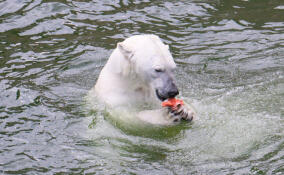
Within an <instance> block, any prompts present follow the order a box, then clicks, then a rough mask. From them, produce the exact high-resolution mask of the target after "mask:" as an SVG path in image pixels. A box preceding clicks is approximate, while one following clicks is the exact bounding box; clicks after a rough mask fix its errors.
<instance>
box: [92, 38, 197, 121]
mask: <svg viewBox="0 0 284 175" xmlns="http://www.w3.org/2000/svg"><path fill="white" fill-rule="evenodd" d="M175 68H176V64H175V62H174V60H173V57H172V55H171V53H170V52H169V47H168V45H165V44H163V42H162V41H161V39H160V38H159V37H158V36H156V35H135V36H132V37H130V38H127V39H125V40H124V41H123V42H120V43H118V44H117V47H116V49H115V50H114V51H113V53H112V54H111V56H110V58H109V59H108V61H107V63H106V65H105V66H104V68H103V69H102V71H101V73H100V75H99V77H98V80H97V82H96V84H95V86H94V89H93V91H94V93H95V94H96V97H97V98H98V99H99V101H100V102H102V103H105V104H106V105H107V107H108V108H111V109H122V108H124V109H131V110H132V111H135V112H136V113H135V115H136V117H137V118H139V119H141V120H143V121H146V122H148V123H152V124H161V125H168V124H173V123H178V122H179V121H180V120H181V119H185V120H188V121H191V120H192V119H193V117H194V116H195V112H194V111H193V109H192V108H190V107H189V106H187V105H185V107H183V108H182V109H180V110H179V111H172V110H170V108H165V107H161V102H162V101H164V100H166V99H168V98H173V97H175V96H176V95H178V94H179V91H178V88H177V86H176V84H175V82H174V76H173V71H174V69H175ZM133 109H136V110H133ZM124 111H125V110H124ZM185 114H186V115H185Z"/></svg>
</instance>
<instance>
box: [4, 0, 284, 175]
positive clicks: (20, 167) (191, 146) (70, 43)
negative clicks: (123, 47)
mask: <svg viewBox="0 0 284 175" xmlns="http://www.w3.org/2000/svg"><path fill="white" fill-rule="evenodd" d="M145 33H153V34H156V35H159V36H160V37H161V38H162V39H163V41H164V42H165V43H166V44H169V45H170V50H171V52H172V53H173V56H174V58H175V61H176V63H177V66H178V70H177V72H176V75H177V81H178V85H179V88H180V90H181V91H182V95H183V96H184V97H185V98H186V100H187V101H188V102H190V103H192V105H193V106H194V107H195V108H196V110H197V111H198V113H199V119H198V120H197V121H196V122H194V123H193V124H182V125H179V126H175V127H169V128H157V129H155V128H152V130H150V131H146V130H135V129H133V130H131V131H129V130H128V129H127V128H123V127H122V126H120V125H116V123H113V122H111V121H109V120H107V118H106V117H105V116H103V115H101V114H99V113H97V112H96V111H93V110H88V108H86V106H87V105H86V102H85V100H84V97H85V96H86V94H87V93H88V90H89V89H91V88H92V87H93V85H94V84H95V81H96V79H97V77H98V74H99V72H100V70H101V69H102V67H103V65H104V64H105V62H106V60H107V58H108V57H109V55H110V53H111V52H112V49H114V48H115V47H116V43H117V42H119V41H122V40H123V39H124V38H126V37H129V36H131V35H134V34H145ZM283 76H284V2H283V1H282V0H259V1H257V0H247V1H242V0H231V1H226V0H200V1H150V0H143V1H132V0H128V1H127V0H120V1H112V0H103V1H99V0H97V1H95V0H94V1H88V0H72V1H71V0H46V1H44V0H4V1H3V0H0V139H1V142H0V174H65V173H66V174H69V173H70V174H71V173H74V174H94V173H97V174H284V100H283V99H284V77H283Z"/></svg>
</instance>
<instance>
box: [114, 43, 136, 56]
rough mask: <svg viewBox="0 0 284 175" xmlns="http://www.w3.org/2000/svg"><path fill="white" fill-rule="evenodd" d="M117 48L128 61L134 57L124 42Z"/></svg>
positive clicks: (118, 44)
mask: <svg viewBox="0 0 284 175" xmlns="http://www.w3.org/2000/svg"><path fill="white" fill-rule="evenodd" d="M117 48H118V49H119V51H120V52H121V53H122V55H123V56H124V57H125V58H126V59H130V58H131V57H132V56H133V52H132V51H131V50H130V49H129V48H127V47H126V46H125V44H123V43H122V42H120V43H117Z"/></svg>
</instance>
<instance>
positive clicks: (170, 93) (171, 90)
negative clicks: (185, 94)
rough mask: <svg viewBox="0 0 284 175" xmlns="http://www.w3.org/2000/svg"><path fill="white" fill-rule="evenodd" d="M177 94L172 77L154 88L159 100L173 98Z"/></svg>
mask: <svg viewBox="0 0 284 175" xmlns="http://www.w3.org/2000/svg"><path fill="white" fill-rule="evenodd" d="M178 94H179V91H178V88H177V86H176V85H175V83H174V82H173V80H172V79H171V80H170V81H166V83H164V86H162V87H159V88H156V95H157V97H158V98H159V99H160V100H161V101H164V100H166V99H168V98H174V97H175V96H177V95H178Z"/></svg>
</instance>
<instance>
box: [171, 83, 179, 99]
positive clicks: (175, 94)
mask: <svg viewBox="0 0 284 175" xmlns="http://www.w3.org/2000/svg"><path fill="white" fill-rule="evenodd" d="M178 94H179V91H178V89H177V87H176V86H173V88H171V90H170V91H169V92H168V97H169V98H174V97H175V96H177V95H178Z"/></svg>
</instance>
